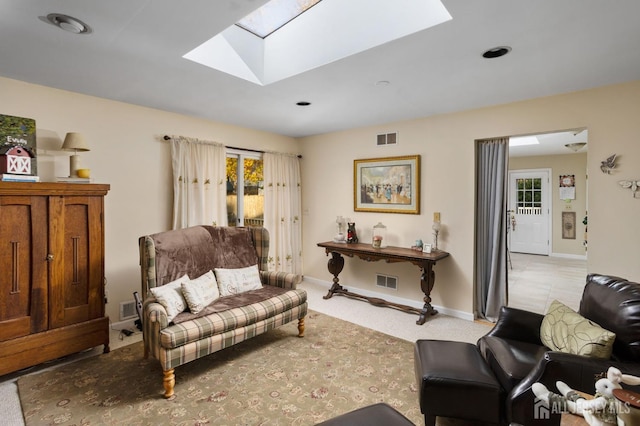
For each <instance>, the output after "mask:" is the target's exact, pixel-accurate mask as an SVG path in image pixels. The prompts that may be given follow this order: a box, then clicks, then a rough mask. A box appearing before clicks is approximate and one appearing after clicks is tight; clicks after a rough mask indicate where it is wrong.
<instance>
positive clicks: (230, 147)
mask: <svg viewBox="0 0 640 426" xmlns="http://www.w3.org/2000/svg"><path fill="white" fill-rule="evenodd" d="M163 139H164V140H165V141H170V140H171V136H169V135H164V137H163ZM225 146H226V147H227V148H229V149H237V150H240V151H249V152H259V153H261V154H264V153H265V152H267V151H262V150H259V149H251V148H238V147H235V146H227V145H225ZM278 154H279V153H278ZM294 155H295V156H296V157H298V158H302V155H300V154H294Z"/></svg>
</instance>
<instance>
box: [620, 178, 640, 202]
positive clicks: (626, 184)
mask: <svg viewBox="0 0 640 426" xmlns="http://www.w3.org/2000/svg"><path fill="white" fill-rule="evenodd" d="M618 183H619V184H620V186H621V187H623V188H629V189H631V196H632V197H633V198H640V193H638V187H640V180H621V181H620V182H618Z"/></svg>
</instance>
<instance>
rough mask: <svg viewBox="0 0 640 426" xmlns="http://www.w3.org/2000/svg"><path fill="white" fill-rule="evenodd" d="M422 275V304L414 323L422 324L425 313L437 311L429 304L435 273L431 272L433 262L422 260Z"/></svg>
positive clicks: (433, 313) (430, 313)
mask: <svg viewBox="0 0 640 426" xmlns="http://www.w3.org/2000/svg"><path fill="white" fill-rule="evenodd" d="M420 269H421V270H422V275H421V276H420V288H421V289H422V292H423V293H424V299H423V300H424V306H423V307H422V310H421V311H420V318H418V321H416V324H418V325H422V324H424V323H425V321H426V320H427V315H435V314H437V313H438V311H436V310H435V309H434V308H433V306H431V290H433V286H434V284H435V282H436V273H435V272H433V262H429V261H427V262H424V264H423V265H422V266H421V267H420Z"/></svg>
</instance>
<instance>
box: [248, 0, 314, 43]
mask: <svg viewBox="0 0 640 426" xmlns="http://www.w3.org/2000/svg"><path fill="white" fill-rule="evenodd" d="M320 1H321V0H271V1H270V2H269V3H266V4H265V5H264V6H262V7H261V8H260V9H256V10H254V11H253V12H252V13H250V14H249V15H247V16H245V17H244V18H242V19H241V20H240V21H238V23H237V24H236V25H237V26H239V27H240V28H244V29H245V30H247V31H249V32H251V33H253V34H255V35H257V36H258V37H261V38H265V37H266V36H268V35H269V34H271V33H272V32H274V31H276V30H277V29H278V28H280V27H282V26H283V25H285V24H286V23H287V22H289V21H291V20H292V19H295V18H296V17H297V16H299V15H300V14H302V13H304V12H306V11H307V9H309V8H310V7H312V6H314V5H315V4H316V3H319V2H320Z"/></svg>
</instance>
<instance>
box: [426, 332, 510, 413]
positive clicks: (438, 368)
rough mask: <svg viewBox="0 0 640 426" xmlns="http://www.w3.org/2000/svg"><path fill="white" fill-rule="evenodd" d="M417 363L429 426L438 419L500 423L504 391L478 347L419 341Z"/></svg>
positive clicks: (437, 341) (438, 341)
mask: <svg viewBox="0 0 640 426" xmlns="http://www.w3.org/2000/svg"><path fill="white" fill-rule="evenodd" d="M414 362H415V373H416V379H417V382H418V389H419V390H418V392H419V398H420V411H422V414H424V423H425V426H435V424H436V417H438V416H440V417H455V418H460V419H466V420H473V421H478V422H486V423H495V424H499V423H500V420H501V417H500V416H501V401H502V398H501V396H502V388H501V387H500V384H499V383H498V381H497V380H496V378H495V376H494V375H493V372H492V371H491V369H490V368H489V366H488V365H487V364H486V363H485V362H484V359H483V358H482V355H480V351H479V350H478V347H477V346H476V345H472V344H471V343H464V342H452V341H445V340H418V341H417V342H416V344H415V358H414Z"/></svg>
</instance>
